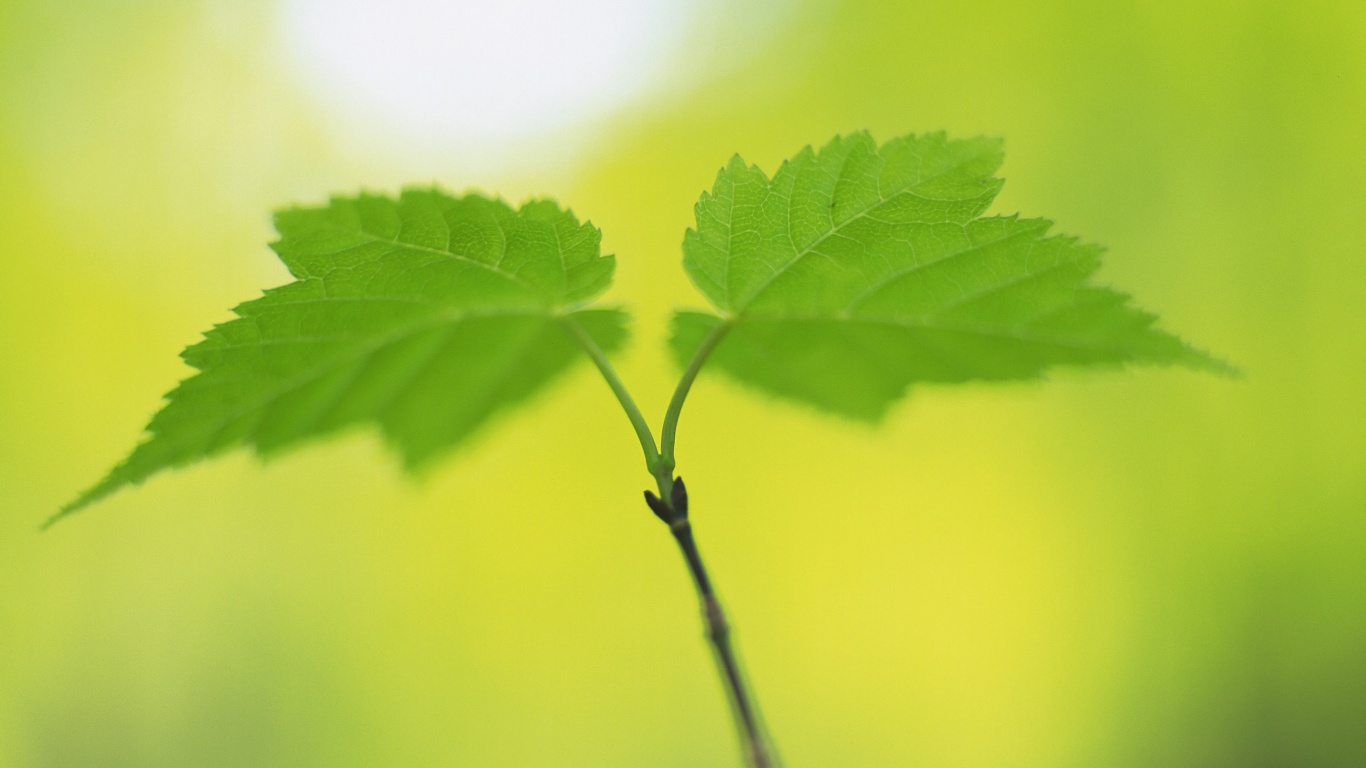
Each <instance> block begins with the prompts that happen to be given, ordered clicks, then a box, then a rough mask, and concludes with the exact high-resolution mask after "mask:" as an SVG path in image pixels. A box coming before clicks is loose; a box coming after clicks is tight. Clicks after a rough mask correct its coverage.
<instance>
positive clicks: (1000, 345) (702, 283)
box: [671, 133, 1230, 421]
mask: <svg viewBox="0 0 1366 768" xmlns="http://www.w3.org/2000/svg"><path fill="white" fill-rule="evenodd" d="M1001 157H1002V155H1001V144H1000V142H999V141H998V140H996V139H985V138H977V139H966V140H950V139H948V138H946V137H945V136H944V134H942V133H936V134H928V135H922V136H914V135H913V136H904V137H902V138H899V139H893V140H892V141H889V142H887V143H885V144H883V145H882V146H881V147H879V146H877V144H876V143H875V142H874V141H873V139H872V138H871V137H870V136H869V135H868V134H866V133H856V134H853V135H850V136H844V137H836V138H835V139H834V140H833V141H831V142H830V143H829V144H827V145H826V146H825V147H823V148H822V149H821V150H820V151H812V149H811V148H810V147H807V148H806V149H803V150H802V151H801V152H799V153H798V154H797V155H796V156H795V157H794V158H792V159H791V160H788V161H786V162H784V163H783V164H782V166H781V167H780V168H779V169H778V171H777V173H775V174H774V175H773V177H772V178H771V179H770V178H769V177H768V176H766V175H765V174H764V172H763V171H761V170H760V169H759V168H757V167H755V166H752V165H748V164H747V163H745V161H744V160H742V159H740V158H739V157H738V156H737V157H735V158H734V159H733V160H732V161H731V162H730V164H729V165H728V166H726V167H725V168H723V169H722V170H721V172H720V173H719V174H718V175H717V178H716V184H715V186H714V187H713V189H712V191H711V192H709V193H703V195H702V198H701V200H700V201H699V202H698V204H697V206H696V217H697V228H696V229H690V230H688V232H687V235H686V236H685V238H684V241H683V252H684V261H683V264H684V267H685V268H686V270H687V272H688V275H689V276H690V277H691V278H692V281H693V283H694V284H695V285H696V286H697V288H698V289H699V290H700V291H702V293H703V294H705V295H706V297H707V298H708V299H710V300H711V302H712V304H714V305H715V306H716V308H717V309H718V310H720V316H719V317H718V316H717V315H712V314H708V313H699V312H680V313H679V314H678V315H677V316H676V317H675V320H674V334H673V339H672V342H671V346H672V349H673V352H674V355H675V357H676V358H677V360H678V361H679V363H680V365H686V364H687V362H688V361H689V359H690V358H691V357H692V356H693V354H694V352H695V351H696V350H697V349H698V348H699V345H700V344H701V342H702V340H703V339H704V338H705V337H706V336H707V335H708V334H710V333H725V334H727V335H726V337H725V338H724V340H722V341H721V343H720V344H719V345H718V346H717V347H716V349H715V351H714V352H713V353H712V358H711V360H712V364H714V365H716V366H718V367H720V369H721V370H723V371H725V372H726V373H727V374H729V375H730V376H732V377H734V378H736V379H738V380H740V381H741V382H744V383H747V384H750V385H753V386H756V387H758V388H760V389H762V390H764V391H767V392H769V393H772V394H775V395H779V396H782V397H788V398H792V399H796V400H800V401H802V402H805V403H809V404H811V405H814V406H817V407H819V408H822V409H825V410H829V411H832V412H835V413H838V414H841V415H844V416H849V417H853V418H858V419H863V420H868V421H876V420H878V419H880V418H881V417H882V416H883V415H884V414H885V413H886V411H887V408H888V407H889V406H890V405H891V403H893V402H894V401H896V400H897V399H898V398H900V397H901V396H902V395H903V394H904V393H905V391H906V389H907V387H908V386H910V385H911V384H913V383H917V382H960V381H969V380H1003V379H1027V378H1033V377H1037V376H1039V375H1040V374H1041V373H1042V372H1043V371H1044V370H1046V369H1047V368H1049V367H1052V366H1056V365H1102V364H1109V365H1118V364H1125V363H1160V364H1177V365H1184V366H1188V367H1192V368H1205V369H1211V370H1219V371H1229V370H1230V369H1229V368H1228V366H1226V365H1224V364H1223V363H1220V362H1218V361H1216V360H1213V359H1212V358H1210V357H1209V356H1208V355H1206V354H1205V353H1203V352H1199V351H1197V350H1194V349H1192V348H1191V347H1189V346H1187V345H1186V344H1185V343H1183V342H1182V341H1181V340H1179V339H1177V338H1176V337H1174V336H1172V335H1170V334H1167V333H1165V332H1163V331H1161V330H1158V329H1157V328H1156V327H1154V324H1153V323H1154V320H1155V318H1154V316H1153V315H1150V314H1147V313H1145V312H1142V311H1141V310H1138V309H1135V308H1134V307H1132V306H1131V305H1130V304H1129V300H1128V297H1127V296H1125V295H1124V294H1121V293H1117V292H1115V291H1112V290H1110V289H1108V288H1104V287H1099V286H1095V285H1092V284H1090V283H1088V282H1087V281H1088V279H1089V278H1090V277H1091V276H1092V275H1093V274H1094V273H1095V271H1096V269H1097V268H1098V267H1099V265H1100V254H1101V249H1100V248H1099V247H1097V246H1094V245H1087V244H1083V243H1079V242H1078V241H1077V240H1076V239H1074V238H1071V237H1066V236H1061V235H1050V234H1049V229H1050V228H1051V227H1052V222H1050V221H1048V220H1046V219H1022V218H1019V217H1016V216H983V213H984V212H985V211H986V209H987V207H988V206H989V205H990V204H991V202H992V200H993V199H994V198H995V196H996V194H997V192H999V191H1000V189H1001V183H1002V182H1001V180H1000V179H996V178H993V175H994V174H995V172H996V170H997V168H999V167H1000V164H1001Z"/></svg>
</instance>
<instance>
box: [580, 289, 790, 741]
mask: <svg viewBox="0 0 1366 768" xmlns="http://www.w3.org/2000/svg"><path fill="white" fill-rule="evenodd" d="M560 323H561V324H562V325H563V326H564V328H565V330H566V331H567V332H568V333H569V335H570V336H572V337H574V340H575V341H577V342H578V343H579V346H581V347H583V350H584V351H585V352H587V353H588V356H589V357H590V358H591V359H592V360H593V364H594V365H596V366H597V367H598V371H599V372H601V373H602V377H603V378H604V379H606V380H607V386H609V387H611V389H612V393H613V394H615V395H616V397H617V401H618V402H620V403H621V407H622V409H623V410H625V411H626V415H627V417H628V418H630V420H631V426H632V427H633V428H634V429H635V431H636V437H637V438H638V439H639V440H640V447H641V449H642V450H643V451H644V452H645V466H646V468H647V469H648V470H649V472H650V474H651V475H652V476H653V477H654V479H655V484H656V486H658V488H659V496H658V497H654V498H652V496H651V494H650V492H649V491H646V492H645V499H646V502H647V503H649V505H650V508H651V510H653V511H654V512H655V514H656V515H658V516H659V517H660V519H661V520H663V521H664V522H665V523H667V524H668V526H669V530H670V532H671V533H672V534H673V536H674V539H675V540H676V541H677V542H678V546H679V549H680V550H681V551H682V552H683V558H684V560H685V561H686V562H687V564H688V571H689V573H691V574H692V577H693V585H694V586H695V587H696V588H697V595H698V597H699V598H700V599H701V602H702V616H703V619H704V621H705V623H706V626H707V639H708V641H710V643H711V646H712V651H713V652H714V654H715V655H716V661H717V668H718V671H719V672H720V674H721V681H722V683H723V684H724V685H725V688H726V693H727V698H728V699H729V700H730V703H731V710H732V712H733V713H734V715H735V719H736V722H737V724H738V726H739V730H740V734H741V739H742V741H743V743H744V752H745V763H746V765H748V766H751V768H774V766H776V765H777V763H776V761H775V758H774V757H773V755H772V754H771V753H770V751H769V748H768V745H767V743H766V740H765V737H764V734H763V729H762V727H761V725H760V723H759V717H758V708H757V706H756V704H755V702H754V697H753V696H752V695H751V694H750V693H749V691H748V689H747V688H746V686H745V681H744V676H743V674H742V673H741V671H740V661H739V658H738V656H737V655H736V653H735V648H734V646H733V644H732V642H731V636H730V634H731V629H730V624H729V623H728V622H727V621H726V616H725V613H724V612H723V611H722V610H721V602H720V601H719V600H718V599H717V597H716V592H715V590H714V589H713V588H712V583H711V578H710V577H709V576H708V575H707V570H706V568H705V567H704V566H703V565H702V554H701V552H700V551H699V550H698V548H697V541H696V539H695V538H694V537H693V532H692V525H691V524H690V523H689V522H688V500H687V498H688V494H687V490H686V488H685V487H684V485H683V481H682V480H681V479H680V480H678V481H677V482H675V480H674V442H675V436H676V435H677V432H678V417H679V415H680V414H682V412H683V403H684V401H686V400H687V398H688V390H690V389H691V388H692V383H693V381H694V380H695V379H696V378H697V374H698V372H699V371H701V370H702V365H703V364H704V363H705V362H706V361H707V357H708V355H710V354H711V352H712V350H713V349H715V348H716V345H717V344H719V343H721V339H723V338H725V335H726V333H727V332H729V331H730V327H731V322H730V321H729V320H725V321H722V322H721V323H720V324H718V325H717V326H716V327H715V328H713V329H712V330H711V332H710V333H708V334H707V336H706V337H705V338H704V339H703V340H702V343H701V344H699V345H698V347H697V350H696V351H695V352H694V353H693V356H692V359H691V360H689V361H688V366H687V368H686V369H685V370H684V371H683V377H682V378H681V379H680V380H679V382H678V387H677V388H675V389H674V394H673V399H671V400H670V401H669V409H668V411H667V412H666V413H665V415H664V429H663V432H662V433H661V438H662V439H663V443H662V446H663V450H662V451H660V450H659V449H657V448H656V447H655V440H654V435H653V433H651V432H650V427H649V424H647V423H646V421H645V418H644V417H643V416H642V415H641V413H640V409H639V408H638V407H636V403H635V400H634V399H632V397H631V393H630V392H628V391H627V390H626V385H625V384H623V383H622V382H621V377H620V376H618V375H617V372H616V370H615V369H614V368H613V367H612V363H611V361H609V360H608V359H607V355H606V354H604V353H603V351H602V348H601V347H599V346H598V344H597V342H595V341H594V340H593V337H592V336H590V335H588V332H587V331H585V330H584V329H583V327H582V326H580V325H579V324H578V323H576V322H575V321H574V319H573V318H572V317H570V316H561V317H560Z"/></svg>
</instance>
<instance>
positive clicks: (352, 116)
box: [280, 0, 697, 147]
mask: <svg viewBox="0 0 1366 768" xmlns="http://www.w3.org/2000/svg"><path fill="white" fill-rule="evenodd" d="M696 5H697V3H696V2H695V1H694V0H580V1H579V2H563V1H557V0H496V2H490V1H489V0H478V1H477V2H470V1H468V0H454V1H452V0H447V1H446V2H442V1H441V0H284V2H283V3H282V6H281V16H280V29H281V31H282V34H283V42H284V45H285V47H286V50H287V51H288V53H289V56H290V58H291V59H292V60H293V61H294V62H295V64H296V65H297V68H298V70H299V71H300V72H301V74H302V75H303V81H304V83H305V84H306V86H307V87H308V89H309V90H310V91H312V92H313V93H314V94H316V95H317V97H319V98H320V99H321V101H322V102H323V103H324V104H326V106H328V107H330V108H331V110H332V111H333V112H334V113H335V114H336V115H337V116H338V117H340V118H344V119H346V120H348V121H350V122H353V123H355V124H356V125H357V126H358V127H361V128H363V129H366V130H367V131H368V132H370V133H373V134H376V135H377V136H379V137H386V138H387V139H389V140H393V139H395V138H398V139H402V140H406V141H410V142H418V143H420V144H423V145H432V146H435V145H439V144H442V143H450V142H454V143H458V144H463V145H465V146H466V147H469V146H481V145H482V146H495V147H496V146H498V145H506V144H509V143H516V142H519V141H520V140H524V139H527V138H528V137H532V136H543V135H550V134H553V133H555V132H557V131H558V130H562V129H566V128H569V127H572V126H575V125H577V124H582V123H584V122H586V121H588V120H590V119H592V118H594V117H597V116H601V115H602V114H603V113H605V112H609V111H611V110H613V109H614V108H616V107H619V106H620V105H622V104H623V103H624V102H626V101H628V100H630V99H632V98H633V97H636V96H639V95H640V94H642V93H643V92H645V91H647V90H648V89H649V88H650V87H651V85H652V83H654V82H657V81H658V80H660V79H661V78H663V77H664V76H665V74H666V72H667V70H668V68H669V66H670V64H671V63H672V62H673V60H674V59H675V57H676V55H677V53H678V49H679V47H680V46H682V45H683V43H684V41H685V40H686V37H687V35H688V32H689V31H690V29H691V22H692V21H693V13H694V11H695V8H694V7H695V6H696Z"/></svg>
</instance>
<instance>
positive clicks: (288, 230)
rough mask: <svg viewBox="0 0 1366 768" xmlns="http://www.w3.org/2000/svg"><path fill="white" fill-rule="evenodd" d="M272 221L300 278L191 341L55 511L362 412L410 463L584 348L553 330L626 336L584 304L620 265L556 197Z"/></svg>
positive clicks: (311, 433)
mask: <svg viewBox="0 0 1366 768" xmlns="http://www.w3.org/2000/svg"><path fill="white" fill-rule="evenodd" d="M275 227H276V229H277V231H278V232H279V234H280V239H279V240H278V241H276V242H275V243H272V245H271V247H272V248H273V249H274V250H275V252H276V253H277V254H278V255H279V257H280V259H281V261H283V262H284V264H285V266H286V267H288V268H289V271H290V273H291V274H292V275H293V276H294V277H295V282H292V283H289V284H287V285H284V286H282V287H279V288H274V289H271V290H268V291H266V292H265V294H264V295H263V296H262V297H261V298H259V299H256V300H254V301H248V302H246V303H244V304H242V305H240V306H238V307H237V308H236V309H235V312H236V314H237V317H236V318H235V319H233V320H231V321H229V322H226V323H223V324H222V325H219V326H217V327H215V328H214V329H213V330H211V331H209V332H208V333H206V334H205V335H204V339H203V340H202V341H200V342H199V343H197V344H195V345H193V346H191V347H189V348H188V349H186V350H185V351H184V353H183V354H182V357H183V358H184V359H185V361H186V362H187V363H189V364H190V365H191V366H193V367H194V368H196V369H198V370H199V373H197V374H196V375H194V376H192V377H191V378H189V379H187V380H185V381H184V382H182V383H181V384H180V386H178V387H177V388H176V389H175V390H173V391H172V392H171V393H169V394H168V395H167V396H166V404H165V407H164V408H163V409H162V410H161V411H160V412H159V413H157V414H156V416H155V417H153V419H152V421H151V423H150V424H149V425H148V427H147V432H148V436H147V438H146V439H145V440H144V442H142V443H141V444H140V445H138V446H137V447H136V448H135V449H134V450H133V452H132V454H131V455H130V456H129V457H128V458H127V459H125V460H124V461H123V462H122V463H121V464H119V465H118V466H117V467H115V468H114V469H113V470H112V471H111V472H110V473H109V474H108V476H106V477H105V478H104V479H103V480H102V481H100V482H99V483H98V484H96V485H95V486H94V487H92V488H91V489H89V490H88V491H86V492H85V493H84V494H82V495H81V496H80V497H79V498H77V499H76V500H75V501H73V502H72V503H71V504H69V505H67V506H66V507H65V508H64V509H63V510H62V511H61V512H60V513H59V514H58V516H57V517H58V518H59V517H61V516H63V515H66V514H69V513H71V512H74V511H76V510H77V509H80V508H81V507H83V506H86V505H87V504H90V503H92V502H94V501H96V500H98V499H101V498H103V497H104V496H107V495H108V494H110V493H112V492H114V491H116V490H118V489H119V488H122V487H123V486H126V485H130V484H134V483H140V482H142V481H143V480H145V479H146V478H148V477H149V476H151V475H153V474H154V473H156V472H158V471H160V470H162V469H166V468H170V467H178V466H182V465H185V464H189V463H191V462H194V461H197V460H199V459H203V458H206V457H209V456H213V455H215V454H218V453H221V452H223V451H225V450H227V449H230V448H233V447H236V446H239V445H243V444H246V445H251V446H253V447H254V448H255V449H256V450H257V452H259V453H260V454H262V455H265V456H269V455H272V454H274V453H276V452H277V451H279V450H281V449H284V448H287V447H290V446H293V445H295V444H297V443H299V442H301V441H304V440H307V439H310V438H314V437H318V436H321V435H326V434H329V433H332V432H335V431H337V430H339V429H342V428H344V427H348V426H351V425H354V424H358V423H362V422H373V423H377V424H378V425H379V428H380V430H381V431H382V433H383V434H384V436H385V438H387V440H388V442H390V443H391V444H392V445H393V446H394V447H395V448H396V449H397V451H398V452H399V453H400V454H401V456H402V458H403V461H404V463H405V465H406V466H408V467H409V468H417V467H420V466H422V465H425V464H427V463H428V462H430V461H431V460H432V459H433V458H435V457H437V456H438V455H440V454H442V453H444V452H445V451H447V450H449V449H451V448H453V447H454V446H456V445H457V444H459V443H460V442H461V441H462V440H464V439H465V438H467V437H468V436H469V435H470V434H471V433H472V432H473V431H474V430H475V429H476V428H477V427H478V426H479V425H480V424H482V423H483V422H484V421H485V420H486V419H487V418H488V417H489V416H490V415H491V414H492V413H494V412H496V411H499V410H503V409H506V408H508V407H510V406H512V405H514V404H516V403H518V402H519V401H522V400H525V399H526V398H527V397H528V396H530V395H531V394H532V393H534V392H536V391H537V390H539V389H540V388H542V387H543V386H544V385H545V384H546V383H547V382H549V381H550V380H551V379H552V378H554V377H555V376H556V375H557V374H559V373H560V372H562V371H563V370H565V369H566V368H567V367H568V366H569V365H570V364H571V363H572V362H573V361H574V360H576V359H578V358H579V357H580V355H581V351H580V350H579V348H578V346H577V344H576V342H575V341H574V340H573V339H572V338H571V336H570V335H569V334H568V333H567V332H566V331H565V329H564V328H563V327H562V323H564V322H575V323H578V324H579V325H580V326H582V327H583V329H584V330H585V331H586V332H587V333H588V334H589V336H591V337H592V338H593V339H594V340H596V341H597V343H598V344H599V345H600V346H601V347H603V348H604V349H605V350H608V351H611V350H615V349H617V348H619V347H620V346H621V345H622V343H623V342H624V341H625V338H626V330H625V315H624V314H623V313H622V312H620V311H619V310H616V309H584V308H582V307H583V305H584V304H586V303H587V302H588V301H589V300H590V299H592V298H594V297H595V296H597V295H598V294H600V293H602V292H603V291H604V290H606V288H607V286H608V284H609V283H610V282H611V279H612V272H613V268H614V266H615V261H614V258H613V257H612V256H603V255H601V254H600V253H599V242H600V240H601V234H600V233H599V232H598V230H597V229H596V228H595V227H593V226H592V225H591V224H588V223H583V224H581V223H579V221H578V220H577V219H576V218H575V217H574V215H573V213H572V212H569V211H562V210H561V209H560V208H559V207H558V206H556V205H555V204H554V203H553V202H549V201H532V202H528V203H526V204H525V205H523V206H522V207H521V208H520V209H516V210H514V209H513V208H511V207H509V206H508V205H507V204H505V203H504V202H502V201H501V200H493V199H488V198H485V197H482V196H479V195H476V194H469V195H465V196H462V197H452V196H450V195H447V194H445V193H443V192H440V191H436V190H406V191H404V192H403V193H402V194H401V196H400V197H399V198H398V199H397V200H394V199H391V198H386V197H379V196H371V195H361V196H359V197H356V198H334V199H333V200H332V201H331V202H330V204H328V205H327V206H324V207H319V208H293V209H288V210H283V211H280V212H279V213H277V214H276V217H275ZM55 519H57V518H54V520H55Z"/></svg>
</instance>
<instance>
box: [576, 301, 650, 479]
mask: <svg viewBox="0 0 1366 768" xmlns="http://www.w3.org/2000/svg"><path fill="white" fill-rule="evenodd" d="M560 325H562V326H563V327H564V329H565V331H567V332H568V333H569V335H570V336H573V337H574V340H575V341H577V342H578V343H579V346H581V347H583V351H584V352H587V353H588V356H589V357H590V358H592V360H593V364H594V365H596V366H597V367H598V371H599V372H600V373H602V377H603V378H604V379H606V380H607V386H609V387H611V388H612V394H614V395H616V396H617V402H619V403H621V407H622V409H623V410H625V411H626V417H627V418H629V419H630V420H631V427H632V428H634V429H635V431H636V439H638V440H639V441H640V448H641V450H642V451H644V452H645V468H646V469H648V470H649V472H650V474H652V475H655V476H656V477H658V467H659V464H660V457H659V450H658V449H657V448H655V436H654V434H653V433H652V432H650V424H649V422H647V421H645V417H644V416H643V415H641V413H640V408H638V407H636V401H635V400H633V399H632V398H631V393H630V392H628V391H626V385H625V384H622V383H621V377H620V376H617V372H616V369H615V368H613V367H612V362H611V361H610V360H608V359H607V355H606V354H604V353H603V351H602V348H601V347H599V346H598V343H597V342H596V341H593V337H592V336H589V335H588V332H587V331H585V330H584V329H583V326H581V325H579V324H578V323H577V322H575V321H574V318H573V317H571V316H569V315H562V316H561V317H560ZM669 472H670V473H672V472H673V466H672V465H671V466H670V467H669ZM671 477H672V474H671ZM665 498H668V497H667V496H666V497H665Z"/></svg>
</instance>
